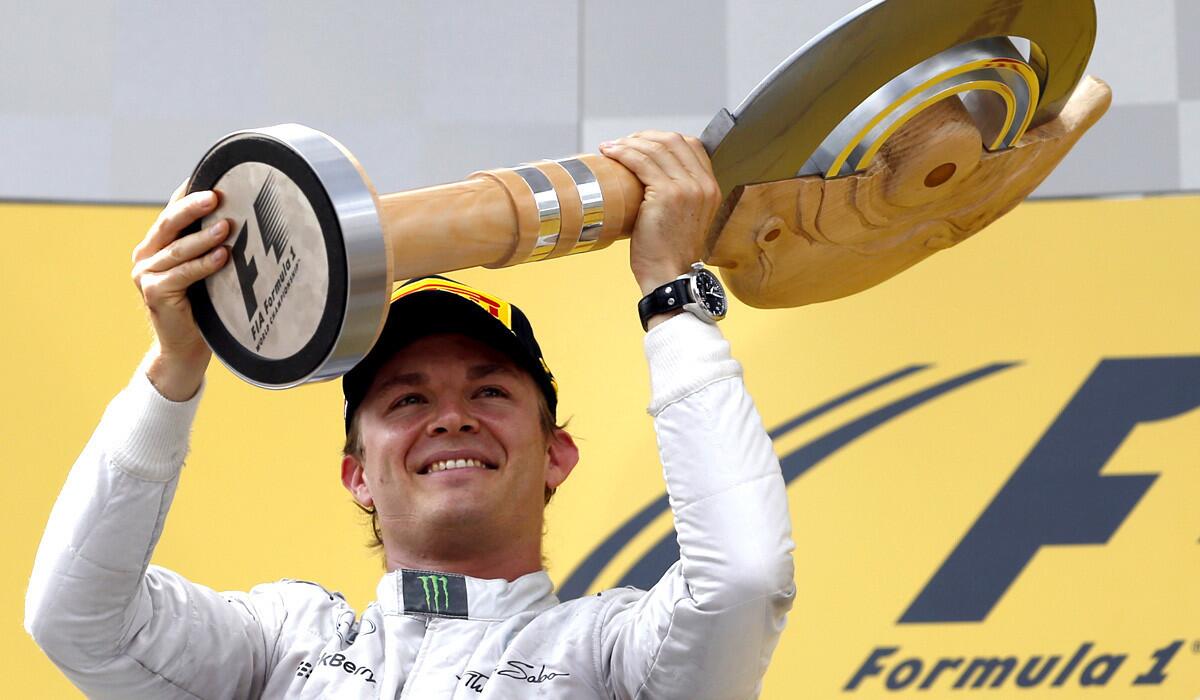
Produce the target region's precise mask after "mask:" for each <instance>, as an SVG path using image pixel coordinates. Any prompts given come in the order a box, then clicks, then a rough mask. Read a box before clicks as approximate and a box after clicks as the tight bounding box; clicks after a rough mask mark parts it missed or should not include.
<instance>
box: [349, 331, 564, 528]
mask: <svg viewBox="0 0 1200 700" xmlns="http://www.w3.org/2000/svg"><path fill="white" fill-rule="evenodd" d="M542 400H543V399H542V397H541V392H540V391H539V390H538V388H537V386H536V384H534V381H533V379H532V378H531V377H530V376H529V375H528V374H527V373H526V372H525V371H524V370H522V369H520V368H519V367H517V366H516V365H515V364H514V363H513V361H512V360H511V359H509V358H508V356H507V355H505V354H503V353H501V352H499V351H497V350H494V349H492V348H490V347H488V346H486V345H484V344H482V343H480V342H479V341H477V340H475V339H473V338H470V337H468V336H464V335H456V334H454V335H449V334H442V335H431V336H427V337H425V338H422V339H420V340H417V341H415V342H413V343H411V344H409V345H407V346H405V347H404V348H402V349H401V350H400V351H398V352H397V353H396V354H395V355H394V356H393V357H392V358H391V359H390V360H389V361H388V362H387V363H385V364H384V365H383V366H382V368H381V369H380V370H379V371H378V372H377V373H376V375H375V377H374V380H373V382H372V385H371V388H370V390H369V391H368V392H367V396H366V398H365V399H364V400H363V402H362V404H361V405H360V407H359V409H358V421H359V428H360V433H359V435H360V445H361V446H362V457H361V460H357V459H355V458H354V457H347V458H346V460H345V461H344V462H343V481H345V482H346V486H347V488H349V489H350V491H351V492H352V493H353V494H354V496H355V499H356V500H358V502H359V503H361V504H363V505H364V506H368V507H369V506H371V505H374V507H375V508H376V509H377V511H378V514H379V520H380V526H381V529H382V530H383V532H384V537H385V540H386V539H387V537H388V533H389V532H393V533H403V532H408V533H413V532H422V531H426V529H427V528H437V529H438V530H439V531H440V532H441V533H447V534H449V533H454V532H457V533H459V534H461V535H475V536H478V537H481V538H484V539H486V538H487V537H491V536H501V537H509V538H512V537H536V538H538V539H540V536H541V527H542V510H543V505H544V493H545V488H546V487H547V486H549V487H551V488H556V487H557V486H558V485H559V484H560V483H562V481H563V480H564V479H566V476H567V474H568V473H569V472H570V470H571V468H572V467H573V466H574V464H575V462H576V460H577V459H578V453H577V452H576V451H575V447H574V444H573V443H572V442H571V439H570V436H569V435H567V434H566V433H565V432H564V431H557V430H556V431H555V432H554V434H553V435H550V436H548V435H546V433H545V430H544V428H543V427H542V423H541V413H540V411H541V408H540V403H539V402H541V401H542ZM356 469H357V470H358V471H357V472H356Z"/></svg>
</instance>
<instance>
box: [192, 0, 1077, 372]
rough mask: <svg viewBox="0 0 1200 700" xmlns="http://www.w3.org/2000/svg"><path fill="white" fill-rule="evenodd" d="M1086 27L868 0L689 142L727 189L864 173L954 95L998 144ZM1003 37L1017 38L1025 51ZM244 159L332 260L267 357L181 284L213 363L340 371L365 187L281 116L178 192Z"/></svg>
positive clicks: (1069, 7)
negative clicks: (273, 177)
mask: <svg viewBox="0 0 1200 700" xmlns="http://www.w3.org/2000/svg"><path fill="white" fill-rule="evenodd" d="M1095 33H1096V15H1095V6H1094V4H1093V0H920V1H917V0H874V1H873V2H869V3H867V4H865V5H863V6H862V7H860V8H859V9H858V10H856V11H855V12H853V13H851V14H850V15H847V16H846V17H844V18H842V19H841V20H840V21H839V22H837V23H835V24H834V25H832V26H830V27H829V28H828V29H826V30H825V31H824V32H822V33H821V34H819V35H818V36H816V37H814V38H813V39H812V40H810V41H809V42H808V43H806V44H805V45H804V46H802V47H801V48H800V49H799V50H797V51H796V52H795V53H793V54H792V55H791V56H790V57H789V58H788V59H787V60H785V61H784V62H782V63H781V64H779V66H777V67H776V68H775V69H774V70H773V71H772V72H771V73H770V74H768V75H767V76H766V77H765V78H764V79H763V80H762V81H761V82H760V83H759V84H758V86H756V87H755V88H754V89H753V90H752V91H751V92H750V94H749V95H748V96H747V97H746V98H745V99H744V100H743V101H742V102H741V104H739V105H738V107H737V108H735V109H734V110H733V111H732V112H730V111H727V110H721V111H720V112H719V113H718V114H717V115H716V116H715V117H714V118H713V120H712V122H711V123H710V124H709V125H708V127H707V128H706V129H705V130H704V132H703V134H702V135H701V140H702V141H703V142H704V144H705V147H706V148H707V149H708V151H709V154H710V156H711V157H712V161H713V168H714V172H715V173H716V176H717V180H718V182H719V183H720V185H721V189H722V191H723V193H724V194H726V195H728V194H729V193H730V192H731V191H732V190H733V189H734V188H736V187H737V186H739V185H743V184H750V183H757V182H769V181H774V180H783V179H788V178H792V177H797V176H806V175H821V176H824V177H826V178H832V177H840V176H845V175H849V174H851V173H854V172H860V171H862V170H864V169H866V168H867V167H868V166H869V165H870V163H871V160H872V158H873V157H874V156H875V154H876V153H877V152H878V151H879V148H880V147H881V146H882V145H883V143H885V142H886V141H887V139H888V137H889V136H891V135H892V134H894V133H895V132H896V131H897V130H899V129H900V128H901V127H902V126H903V125H904V124H905V123H906V122H908V121H909V120H911V119H912V118H913V117H914V116H916V115H917V114H919V113H920V112H921V111H922V110H924V109H927V108H928V107H930V106H932V105H934V104H936V103H938V102H940V101H941V100H943V99H960V100H961V101H962V103H963V105H964V107H965V108H966V109H967V111H968V112H969V113H970V114H971V116H972V118H973V119H974V120H975V123H976V124H977V126H978V127H979V129H980V132H981V135H982V136H983V137H984V146H985V148H987V149H988V150H992V151H994V150H999V149H1004V148H1009V147H1011V146H1013V145H1014V144H1016V143H1017V142H1018V141H1019V139H1020V138H1021V136H1022V135H1023V134H1024V133H1025V131H1026V130H1028V129H1030V128H1033V127H1036V126H1038V125H1040V124H1042V123H1045V122H1047V121H1049V120H1050V119H1053V118H1054V117H1055V116H1056V115H1057V114H1058V112H1059V111H1060V110H1061V109H1062V107H1063V105H1064V104H1065V103H1066V101H1067V99H1068V98H1069V96H1070V93H1071V91H1072V90H1073V89H1074V87H1075V85H1076V84H1077V83H1078V81H1079V79H1080V78H1081V77H1082V75H1083V70H1084V68H1085V67H1086V65H1087V61H1088V58H1089V56H1090V54H1091V50H1092V45H1093V43H1094V40H1095ZM1012 38H1017V39H1018V40H1020V41H1022V42H1026V41H1027V42H1028V46H1029V48H1028V52H1027V53H1025V52H1022V51H1020V50H1019V49H1018V48H1017V46H1016V44H1014V43H1013V41H1012ZM897 66H901V67H903V66H908V68H906V69H904V70H902V71H900V72H897V71H896V67H897ZM247 161H252V162H263V163H267V164H269V165H271V166H272V167H274V168H276V169H278V170H280V171H282V172H283V174H285V175H286V176H287V177H289V178H292V180H293V182H295V184H296V185H297V186H298V187H299V189H300V191H301V192H303V195H304V196H305V197H307V199H308V202H309V204H311V206H312V209H313V212H314V214H315V215H316V219H317V221H318V222H319V225H320V230H321V235H322V236H323V238H324V245H325V253H326V256H327V259H328V261H329V267H330V269H329V282H328V295H327V298H326V303H325V308H324V309H323V310H322V313H321V315H320V321H319V323H317V327H316V330H315V331H314V332H313V334H312V336H311V338H309V339H308V340H307V342H305V343H304V344H303V347H302V348H300V349H299V350H298V351H296V352H295V353H293V354H292V355H290V356H288V357H284V358H278V359H273V358H266V357H262V356H260V355H259V354H257V353H255V352H254V351H253V350H250V349H249V348H247V347H245V345H244V343H243V342H240V341H239V340H238V339H237V338H235V337H234V335H232V334H231V333H230V332H229V330H228V329H227V328H226V327H225V325H224V323H223V322H222V320H221V318H220V317H219V314H218V313H217V311H216V309H215V308H214V299H213V293H212V289H211V288H210V285H209V284H196V285H193V286H192V288H191V289H189V298H190V300H191V301H192V304H193V308H194V312H195V316H196V320H197V323H198V325H199V326H200V328H201V332H202V334H203V335H204V337H205V340H206V341H207V342H208V343H209V345H210V346H211V347H212V348H213V351H214V353H215V354H216V355H217V356H218V358H219V359H220V360H221V361H222V363H224V364H225V365H226V367H228V368H229V369H230V370H231V371H232V372H233V373H234V374H236V375H237V376H239V377H241V378H242V379H244V380H245V381H247V382H249V383H251V384H255V385H257V386H261V387H265V388H271V389H282V388H288V387H292V386H296V385H299V384H303V383H307V382H314V381H321V380H326V379H332V378H335V377H337V376H340V375H342V374H344V373H345V372H347V371H349V369H350V368H351V367H353V366H354V365H355V364H356V363H357V362H358V361H359V360H360V359H361V358H362V357H364V356H365V355H366V353H367V352H368V350H370V348H371V345H372V344H373V343H374V341H375V338H376V335H377V334H378V332H379V329H380V328H381V327H382V324H383V320H384V319H385V317H386V313H387V308H388V300H389V296H390V293H391V284H392V280H391V279H390V278H389V275H388V268H389V262H390V261H389V258H388V256H389V250H388V248H389V246H388V243H387V241H386V240H385V239H384V236H383V234H382V230H381V226H380V222H379V216H378V213H377V211H376V209H375V205H374V194H373V188H372V186H371V184H370V182H368V181H366V180H365V176H364V175H362V174H361V172H360V170H359V169H358V167H357V166H356V164H355V163H354V162H353V161H352V160H351V159H350V158H349V157H348V155H347V152H346V151H345V150H344V149H343V148H342V147H341V146H340V144H338V143H337V142H336V141H334V140H333V139H332V138H330V137H328V136H326V135H325V134H323V133H321V132H319V131H316V130H314V129H310V128H308V127H304V126H300V125H297V124H284V125H278V126H274V127H268V128H264V129H255V130H249V131H242V132H236V133H234V134H231V135H229V136H227V137H225V138H224V139H222V140H221V141H220V142H218V143H217V144H216V145H215V146H213V148H211V149H210V150H209V152H208V153H207V154H206V155H205V157H204V158H203V159H202V160H201V161H200V164H199V165H198V166H197V167H196V170H195V172H194V173H193V176H192V180H191V183H190V187H189V190H190V191H197V190H203V189H211V188H213V187H214V186H216V185H217V184H218V183H219V182H220V180H221V177H222V176H223V175H224V174H225V173H226V172H228V171H229V170H230V169H231V168H232V167H234V166H236V165H237V164H238V163H242V162H247ZM198 227H199V222H198V223H197V225H196V226H194V227H192V228H191V229H189V231H191V230H197V229H198ZM185 233H186V232H185ZM216 303H217V304H221V303H230V304H237V303H239V302H237V301H232V300H226V299H217V300H216Z"/></svg>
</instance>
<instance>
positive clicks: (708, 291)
mask: <svg viewBox="0 0 1200 700" xmlns="http://www.w3.org/2000/svg"><path fill="white" fill-rule="evenodd" d="M695 280H696V303H698V304H699V305H700V306H701V307H702V308H703V309H704V310H705V311H707V312H708V313H709V314H710V315H711V316H712V317H713V318H714V319H717V320H720V319H722V318H724V317H725V312H726V311H727V310H728V306H727V304H726V302H725V288H724V287H723V286H721V280H719V279H717V276H716V275H714V274H713V273H711V272H709V271H708V270H698V271H697V272H696V277H695Z"/></svg>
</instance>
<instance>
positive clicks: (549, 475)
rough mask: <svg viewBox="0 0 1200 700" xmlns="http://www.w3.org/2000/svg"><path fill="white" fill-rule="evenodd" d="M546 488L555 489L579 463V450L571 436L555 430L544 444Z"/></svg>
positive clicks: (559, 429) (558, 429)
mask: <svg viewBox="0 0 1200 700" xmlns="http://www.w3.org/2000/svg"><path fill="white" fill-rule="evenodd" d="M546 455H547V456H548V457H549V459H548V460H547V462H546V486H548V487H550V488H552V489H556V488H558V487H559V485H560V484H562V482H564V481H566V480H567V476H568V475H570V473H571V470H572V469H574V468H575V465H576V464H578V463H579V448H578V447H576V446H575V440H574V438H572V437H571V434H570V433H568V432H567V431H565V430H563V429H562V428H555V429H554V434H553V435H551V436H550V439H549V441H548V442H547V444H546Z"/></svg>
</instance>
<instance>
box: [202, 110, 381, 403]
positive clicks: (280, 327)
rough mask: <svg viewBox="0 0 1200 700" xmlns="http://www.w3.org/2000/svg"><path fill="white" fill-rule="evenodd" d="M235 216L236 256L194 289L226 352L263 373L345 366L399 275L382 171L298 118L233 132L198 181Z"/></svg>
mask: <svg viewBox="0 0 1200 700" xmlns="http://www.w3.org/2000/svg"><path fill="white" fill-rule="evenodd" d="M209 189H212V190H216V191H217V193H218V194H219V195H220V204H219V206H218V208H217V209H216V211H214V212H213V213H212V214H210V215H209V216H207V217H205V218H204V219H203V220H202V221H201V222H197V224H196V225H195V226H193V227H191V228H189V229H188V231H185V232H184V233H190V232H191V231H194V230H198V229H199V228H200V227H201V226H207V225H209V224H210V223H212V222H214V221H216V220H217V219H221V218H224V219H227V220H228V221H229V222H230V225H231V227H232V228H231V230H232V234H231V235H230V237H229V238H228V240H227V241H226V245H228V246H229V247H230V258H231V259H230V261H229V263H228V264H226V265H225V266H224V267H223V268H222V269H221V270H220V271H219V272H217V273H216V274H214V275H212V276H211V277H209V278H208V279H207V280H205V282H204V283H203V284H194V285H192V286H191V288H189V290H188V298H189V300H190V301H191V304H192V309H193V314H194V316H195V318H196V323H197V325H199V327H200V331H201V333H202V334H203V335H204V339H205V341H206V342H208V344H209V346H210V347H211V348H212V349H213V351H214V352H215V353H216V355H217V357H218V358H220V360H221V361H222V362H223V363H224V364H225V365H226V366H227V367H229V369H230V370H231V371H232V372H233V373H234V374H237V375H238V376H239V377H241V378H242V379H245V380H246V381H248V382H251V383H252V384H257V385H259V386H264V387H268V388H277V389H278V388H285V387H290V386H295V385H297V384H301V383H304V382H309V381H319V380H322V379H329V378H332V377H336V376H339V375H341V374H343V373H345V372H346V371H348V370H349V369H350V368H351V367H353V366H354V364H355V363H356V362H358V360H359V359H360V358H361V357H362V356H363V355H365V354H366V352H367V350H369V349H370V347H371V344H372V343H373V342H374V341H375V337H376V336H377V335H378V332H379V329H380V328H381V327H382V323H383V313H382V312H381V309H383V310H386V308H387V300H388V295H389V293H390V291H391V277H390V274H389V270H388V265H389V264H390V256H389V255H388V251H387V243H386V241H385V239H384V237H383V235H382V232H381V230H380V225H379V219H378V215H377V213H376V207H375V197H374V192H373V191H372V188H371V185H370V183H369V182H368V181H367V180H366V178H365V176H364V175H363V174H362V173H361V171H360V170H359V168H358V167H357V164H356V163H355V162H354V161H353V160H352V159H351V158H350V157H349V156H348V155H347V154H346V152H345V150H344V149H343V148H342V147H341V146H340V145H339V144H338V143H337V142H336V141H334V140H333V139H331V138H330V137H328V136H326V135H325V134H322V133H321V132H319V131H315V130H313V129H309V128H307V127H303V126H300V125H297V124H284V125H280V126H274V127H270V128H266V129H256V130H253V131H246V132H238V133H234V134H231V135H229V136H227V137H225V138H224V139H222V140H221V141H220V142H219V143H217V144H216V145H215V146H213V148H212V149H211V150H209V152H208V153H207V154H206V155H205V156H204V158H203V159H202V160H201V161H200V164H199V165H198V166H197V167H196V170H195V172H194V173H193V175H192V179H191V182H190V185H189V191H193V192H194V191H198V190H209Z"/></svg>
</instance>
